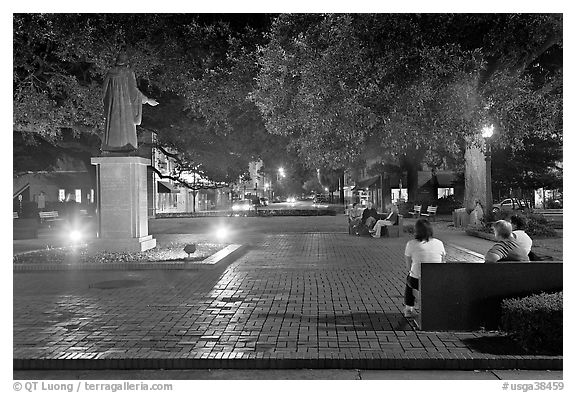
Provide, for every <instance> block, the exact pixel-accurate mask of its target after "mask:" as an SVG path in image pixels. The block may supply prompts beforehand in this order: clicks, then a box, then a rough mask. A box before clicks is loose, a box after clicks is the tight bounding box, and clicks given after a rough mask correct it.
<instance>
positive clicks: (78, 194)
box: [75, 189, 82, 203]
mask: <svg viewBox="0 0 576 393" xmlns="http://www.w3.org/2000/svg"><path fill="white" fill-rule="evenodd" d="M75 194H76V198H75V199H76V202H78V203H82V190H79V189H76V192H75Z"/></svg>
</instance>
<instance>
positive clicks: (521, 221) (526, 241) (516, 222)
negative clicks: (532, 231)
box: [510, 215, 532, 256]
mask: <svg viewBox="0 0 576 393" xmlns="http://www.w3.org/2000/svg"><path fill="white" fill-rule="evenodd" d="M510 223H511V224H512V236H513V237H514V238H515V239H516V241H517V242H518V244H520V247H522V248H523V249H524V250H526V254H528V256H530V251H531V250H532V239H531V238H530V236H528V234H527V233H526V232H525V231H524V228H526V219H525V218H524V217H523V216H519V215H513V216H512V217H510Z"/></svg>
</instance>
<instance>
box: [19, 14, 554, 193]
mask: <svg viewBox="0 0 576 393" xmlns="http://www.w3.org/2000/svg"><path fill="white" fill-rule="evenodd" d="M13 22H14V26H13V29H14V35H13V45H14V46H13V48H14V49H13V50H14V53H13V64H14V65H13V70H14V72H13V85H14V93H13V101H14V106H13V107H14V132H16V133H18V135H19V137H18V138H15V143H20V142H22V143H39V141H43V142H47V143H50V144H52V145H53V146H55V147H58V148H60V149H68V150H74V151H75V152H76V153H77V154H80V152H82V151H84V152H85V157H90V156H91V155H94V154H95V151H97V149H98V138H99V137H100V135H101V132H102V128H103V113H102V112H103V110H102V105H101V83H102V80H103V77H104V75H105V73H106V72H107V70H108V69H109V68H110V66H111V65H112V64H113V63H114V59H115V57H116V55H117V54H118V52H119V50H120V49H122V48H125V49H126V50H127V51H128V53H129V56H130V64H131V67H132V68H133V70H134V71H135V73H136V76H137V79H138V84H139V88H140V89H141V90H142V91H143V92H144V93H145V94H146V95H147V96H150V97H153V98H156V99H157V100H158V101H159V102H160V105H158V106H156V107H153V108H152V107H146V108H145V110H144V119H143V122H142V127H140V128H141V129H146V130H149V131H151V132H153V133H154V134H155V135H156V136H157V138H156V140H157V143H158V145H160V146H163V147H164V148H165V149H166V150H167V151H168V150H169V151H171V152H173V153H174V154H176V155H177V156H178V158H179V162H180V163H181V166H182V169H186V168H188V169H192V170H194V171H196V172H197V173H201V174H204V175H205V176H206V177H208V178H210V179H211V180H213V181H214V182H221V181H223V182H230V181H233V180H235V179H237V178H238V176H239V175H241V174H242V173H244V172H245V171H246V170H247V167H248V165H247V164H248V162H249V161H251V160H255V159H260V158H261V159H263V160H264V163H265V165H264V168H263V171H265V172H268V173H269V174H271V173H273V172H274V171H275V170H276V169H277V168H276V167H277V166H279V165H280V164H282V165H284V166H288V165H289V163H291V165H292V166H293V168H292V173H297V174H299V176H300V177H301V179H302V181H303V180H305V179H307V178H310V177H311V176H314V175H315V170H316V168H320V169H322V173H326V174H327V173H341V172H342V170H343V169H344V168H354V167H357V166H358V165H362V164H363V163H364V162H365V160H366V159H368V158H374V157H380V158H381V159H382V164H384V165H388V166H390V165H392V166H395V167H401V168H403V169H404V170H407V171H408V175H409V183H411V185H410V184H409V185H408V186H409V188H410V187H414V185H415V177H414V174H415V171H416V170H418V168H419V167H420V166H421V164H422V163H423V162H426V163H428V164H429V165H430V166H431V167H436V166H439V165H441V163H442V162H445V161H446V160H447V159H453V160H455V162H458V161H460V162H461V161H462V157H463V151H464V149H465V148H466V146H469V145H470V144H475V143H476V144H478V143H479V133H480V129H481V128H482V126H483V125H485V124H488V123H492V124H494V125H495V126H496V133H495V136H494V138H493V146H494V148H495V149H496V150H497V149H508V150H509V152H510V153H509V154H514V155H515V156H518V154H521V152H528V151H530V147H529V146H525V144H526V143H529V144H530V143H531V142H530V141H533V140H547V141H550V143H552V144H553V145H554V146H556V148H557V147H558V146H561V145H562V15H560V14H558V15H557V14H281V15H277V16H272V15H265V14H242V15H232V14H230V15H227V14H220V15H215V14H202V15H192V14H15V15H14V17H13ZM74 141H76V142H77V143H76V144H74ZM556 150H557V149H556ZM284 161H288V162H284ZM332 183H334V182H331V184H332Z"/></svg>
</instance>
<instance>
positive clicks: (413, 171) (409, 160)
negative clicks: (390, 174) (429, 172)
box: [400, 149, 425, 202]
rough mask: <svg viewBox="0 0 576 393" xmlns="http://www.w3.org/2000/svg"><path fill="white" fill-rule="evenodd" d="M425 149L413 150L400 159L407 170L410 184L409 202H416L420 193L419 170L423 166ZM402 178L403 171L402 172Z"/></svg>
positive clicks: (407, 185)
mask: <svg viewBox="0 0 576 393" xmlns="http://www.w3.org/2000/svg"><path fill="white" fill-rule="evenodd" d="M424 153H425V150H424V149H418V150H412V151H411V152H409V153H407V154H406V155H404V156H403V157H402V159H401V161H400V164H401V166H400V167H401V168H402V169H403V170H405V171H406V176H407V178H408V179H407V180H408V184H406V188H407V189H408V202H414V201H415V200H416V198H417V195H418V171H419V170H420V169H421V167H422V159H423V158H424ZM400 178H402V172H401V173H400Z"/></svg>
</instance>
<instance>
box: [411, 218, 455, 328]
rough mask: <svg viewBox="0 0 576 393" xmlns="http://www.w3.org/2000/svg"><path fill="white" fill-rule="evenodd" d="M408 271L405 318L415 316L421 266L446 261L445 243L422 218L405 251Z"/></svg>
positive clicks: (416, 225)
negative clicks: (434, 235) (415, 292)
mask: <svg viewBox="0 0 576 393" xmlns="http://www.w3.org/2000/svg"><path fill="white" fill-rule="evenodd" d="M404 259H405V261H406V269H407V270H409V273H408V277H407V278H406V287H405V290H404V304H405V306H404V316H405V317H407V318H408V317H412V316H413V315H414V301H415V299H416V298H415V296H414V291H417V290H419V288H420V265H421V264H422V263H443V262H445V259H446V250H445V249H444V243H442V242H441V241H440V240H438V239H435V238H434V237H433V231H432V225H431V224H430V222H429V221H428V220H427V219H425V218H420V219H418V220H417V221H416V224H415V225H414V239H412V240H410V241H408V243H406V249H405V251H404Z"/></svg>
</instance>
